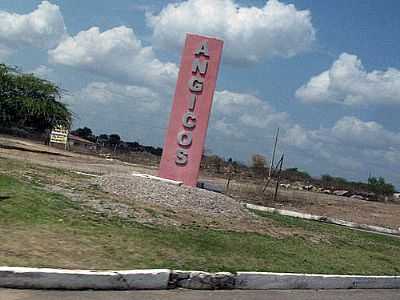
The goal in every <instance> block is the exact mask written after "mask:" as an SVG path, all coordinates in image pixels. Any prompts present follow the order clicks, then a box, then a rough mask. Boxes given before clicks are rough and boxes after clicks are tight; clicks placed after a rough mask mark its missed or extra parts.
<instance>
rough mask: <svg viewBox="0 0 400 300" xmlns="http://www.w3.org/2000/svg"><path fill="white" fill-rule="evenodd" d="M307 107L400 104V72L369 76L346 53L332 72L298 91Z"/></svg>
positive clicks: (375, 71) (360, 64)
mask: <svg viewBox="0 0 400 300" xmlns="http://www.w3.org/2000/svg"><path fill="white" fill-rule="evenodd" d="M296 96H297V98H299V99H301V100H302V101H303V102H305V103H318V102H320V103H323V102H331V103H342V104H346V105H360V104H400V70H398V69H394V68H389V69H387V70H386V71H378V70H374V71H372V72H367V71H366V70H365V69H364V66H363V65H362V63H361V60H360V59H359V58H358V57H357V56H355V55H351V54H348V53H342V54H341V55H340V56H339V58H338V59H337V60H336V61H335V62H334V63H333V64H332V66H331V68H330V69H329V70H327V71H324V72H322V73H321V74H319V75H317V76H314V77H312V78H311V79H310V81H309V82H308V83H307V84H305V85H303V86H302V87H300V88H299V89H298V90H297V91H296Z"/></svg>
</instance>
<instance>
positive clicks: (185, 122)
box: [159, 34, 223, 186]
mask: <svg viewBox="0 0 400 300" xmlns="http://www.w3.org/2000/svg"><path fill="white" fill-rule="evenodd" d="M222 46H223V41H221V40H219V39H216V38H211V37H205V36H199V35H193V34H188V35H187V36H186V42H185V47H184V49H183V54H182V59H181V65H180V69H179V75H178V81H177V85H176V89H175V97H174V102H173V105H172V111H171V115H170V119H169V126H168V130H167V134H166V138H165V143H164V148H163V154H162V158H161V163H160V170H159V176H160V177H163V178H167V179H172V180H177V181H183V183H184V184H186V185H189V186H196V184H197V178H198V175H199V170H200V162H201V158H202V155H203V148H204V142H205V139H206V135H207V127H208V120H209V117H210V112H211V106H212V99H213V96H214V91H215V85H216V81H217V75H218V69H219V64H220V61H221V54H222Z"/></svg>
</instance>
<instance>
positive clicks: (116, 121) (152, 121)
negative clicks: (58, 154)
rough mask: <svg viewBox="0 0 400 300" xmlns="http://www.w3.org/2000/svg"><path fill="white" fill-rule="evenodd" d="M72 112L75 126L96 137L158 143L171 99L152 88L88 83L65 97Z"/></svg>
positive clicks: (159, 142)
mask: <svg viewBox="0 0 400 300" xmlns="http://www.w3.org/2000/svg"><path fill="white" fill-rule="evenodd" d="M64 101H65V102H66V104H68V105H69V107H70V108H71V110H72V111H73V112H74V116H75V120H74V126H75V127H80V126H89V127H90V128H92V129H93V130H94V131H95V132H96V133H97V134H100V133H111V132H115V133H119V134H121V135H122V136H123V137H124V138H125V139H127V140H137V139H140V140H141V141H143V142H144V143H149V144H153V145H159V144H161V141H162V139H163V134H164V132H165V130H164V129H163V128H164V126H165V123H166V121H167V118H168V112H167V111H164V110H165V109H166V108H167V109H169V106H170V105H169V104H170V102H169V101H170V99H168V98H165V95H162V94H160V93H158V92H156V91H154V90H153V89H150V88H147V87H143V86H136V85H125V84H119V83H116V82H99V81H96V82H91V83H89V84H88V85H87V86H86V87H84V88H82V89H81V90H78V91H76V92H74V93H72V95H67V96H66V97H65V98H64Z"/></svg>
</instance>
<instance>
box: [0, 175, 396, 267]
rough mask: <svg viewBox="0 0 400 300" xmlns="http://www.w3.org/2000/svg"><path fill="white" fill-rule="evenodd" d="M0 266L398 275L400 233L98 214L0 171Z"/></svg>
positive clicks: (283, 220)
mask: <svg viewBox="0 0 400 300" xmlns="http://www.w3.org/2000/svg"><path fill="white" fill-rule="evenodd" d="M0 196H3V197H0V236H1V243H0V265H10V266H11V265H12V266H35V267H63V268H97V269H118V268H120V269H134V268H174V269H192V270H204V271H270V272H306V273H328V274H329V273H330V274H333V273H338V274H376V275H383V274H387V275H389V274H392V275H393V274H397V275H398V274H400V259H399V256H398V254H399V253H400V239H396V238H390V237H386V236H380V235H374V234H369V233H364V232H358V231H351V230H348V229H344V228H341V227H338V226H333V225H325V224H319V223H315V222H309V221H303V220H297V219H294V218H289V217H282V216H278V215H274V214H261V215H262V217H263V218H268V219H269V220H271V221H272V222H273V223H274V224H277V225H279V226H280V227H282V228H285V229H286V230H288V231H290V230H292V229H293V230H295V229H301V230H302V231H304V232H305V233H306V234H307V233H309V234H310V236H318V237H319V239H317V240H314V241H310V239H307V238H305V237H304V235H299V236H289V237H282V238H276V237H272V236H269V235H261V234H256V233H238V232H226V231H219V230H206V229H202V228H186V229H184V228H174V227H148V226H144V225H140V224H138V223H136V222H134V220H131V221H123V220H120V219H117V218H113V219H110V218H106V217H103V216H100V215H98V214H95V213H93V212H89V211H86V210H84V209H83V208H81V207H80V206H79V205H78V204H77V203H74V202H72V201H70V200H69V199H67V198H65V197H64V196H62V195H59V194H55V193H49V192H46V191H44V190H43V189H42V188H41V187H40V185H38V184H31V183H30V184H28V183H24V182H22V181H20V180H17V179H15V178H13V177H10V176H5V175H0Z"/></svg>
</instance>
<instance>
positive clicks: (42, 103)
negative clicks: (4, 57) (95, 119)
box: [0, 64, 71, 131]
mask: <svg viewBox="0 0 400 300" xmlns="http://www.w3.org/2000/svg"><path fill="white" fill-rule="evenodd" d="M61 94H62V93H61V89H60V88H59V87H58V86H57V85H55V84H54V83H52V82H50V81H47V80H44V79H40V78H38V77H36V76H35V75H33V74H23V73H20V72H18V70H17V69H15V68H11V67H9V66H7V65H5V64H0V127H18V128H27V127H30V128H33V129H36V130H38V131H45V130H46V129H50V128H53V127H55V126H56V125H61V126H63V127H66V128H69V127H70V125H71V112H70V111H69V110H68V108H67V107H66V105H65V104H63V103H61V102H60V100H61Z"/></svg>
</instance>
